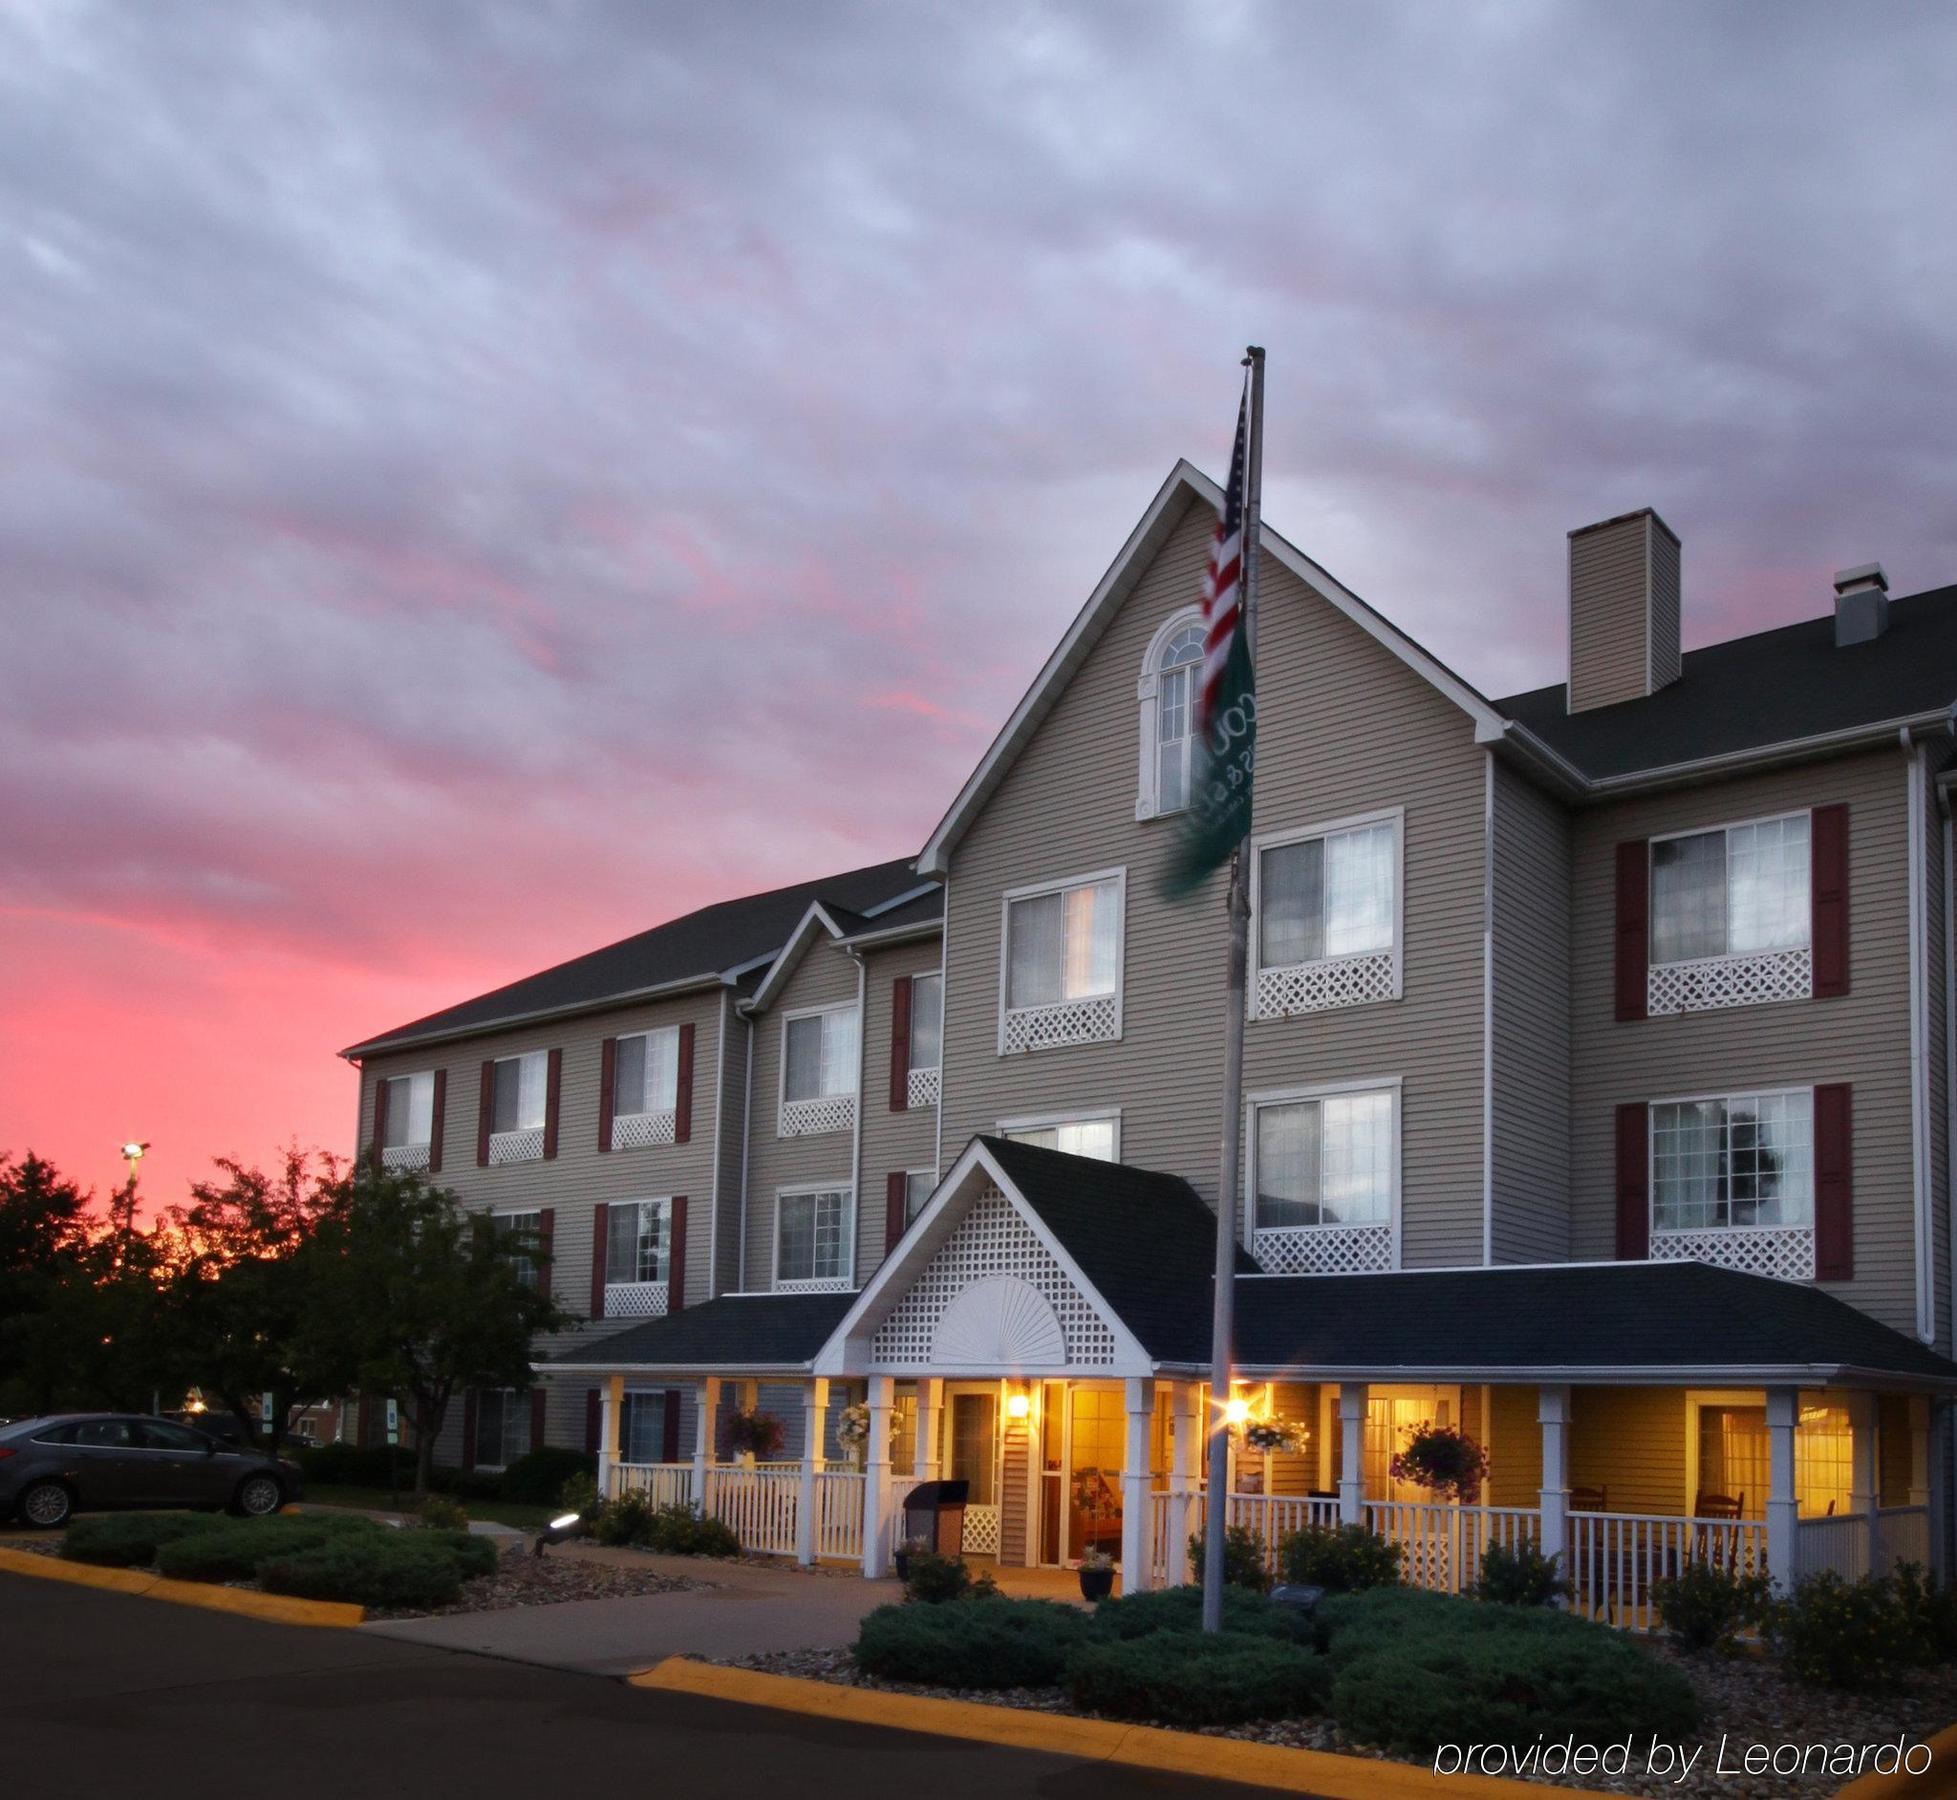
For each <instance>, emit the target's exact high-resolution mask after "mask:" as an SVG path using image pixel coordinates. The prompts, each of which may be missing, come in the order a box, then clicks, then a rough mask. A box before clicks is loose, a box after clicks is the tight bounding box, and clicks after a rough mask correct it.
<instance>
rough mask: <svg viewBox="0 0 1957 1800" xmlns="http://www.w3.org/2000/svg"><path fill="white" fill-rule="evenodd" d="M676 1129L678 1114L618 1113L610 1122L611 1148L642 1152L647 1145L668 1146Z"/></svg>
mask: <svg viewBox="0 0 1957 1800" xmlns="http://www.w3.org/2000/svg"><path fill="white" fill-rule="evenodd" d="M678 1127H679V1114H678V1113H671V1112H648V1113H620V1114H618V1116H617V1117H615V1118H614V1119H613V1120H612V1148H613V1149H614V1150H643V1149H644V1148H645V1147H646V1146H647V1145H648V1144H670V1143H671V1142H672V1141H673V1134H674V1132H675V1131H676V1130H677V1129H678Z"/></svg>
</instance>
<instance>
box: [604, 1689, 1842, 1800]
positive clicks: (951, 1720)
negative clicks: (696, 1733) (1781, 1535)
mask: <svg viewBox="0 0 1957 1800" xmlns="http://www.w3.org/2000/svg"><path fill="white" fill-rule="evenodd" d="M626 1679H627V1680H628V1681H629V1682H630V1683H631V1684H632V1686H634V1687H642V1688H658V1689H662V1690H664V1691H665V1692H667V1693H676V1694H700V1695H704V1696H706V1697H708V1698H710V1699H715V1700H733V1701H737V1702H739V1703H740V1704H742V1705H746V1706H768V1707H773V1708H774V1709H775V1710H776V1711H777V1712H793V1713H807V1714H810V1715H812V1716H815V1717H820V1718H826V1719H847V1720H849V1721H850V1722H852V1723H853V1724H857V1725H882V1726H887V1727H889V1728H890V1729H891V1730H894V1731H924V1732H930V1733H933V1734H934V1735H936V1736H938V1737H955V1738H968V1739H970V1740H972V1741H974V1742H976V1743H982V1744H1003V1745H1006V1746H1008V1747H1009V1748H1012V1749H1015V1750H1046V1751H1050V1752H1052V1753H1053V1754H1055V1755H1059V1756H1078V1757H1088V1758H1092V1759H1093V1760H1095V1761H1097V1762H1111V1763H1121V1764H1124V1765H1126V1766H1128V1767H1131V1768H1141V1769H1161V1770H1166V1771H1168V1772H1169V1773H1171V1774H1177V1775H1204V1776H1208V1777H1210V1778H1211V1779H1212V1780H1216V1781H1236V1782H1242V1783H1244V1784H1245V1785H1247V1786H1251V1787H1263V1788H1276V1789H1278V1790H1279V1791H1281V1792H1283V1793H1289V1794H1316V1795H1318V1796H1320V1800H1412V1797H1413V1796H1415V1795H1418V1796H1420V1797H1421V1800H1433V1797H1434V1795H1435V1794H1436V1793H1437V1792H1440V1793H1444V1794H1445V1795H1446V1796H1447V1797H1448V1800H1525V1797H1526V1800H1547V1797H1548V1796H1553V1795H1557V1794H1571V1793H1575V1792H1576V1791H1577V1790H1575V1789H1571V1788H1555V1787H1545V1786H1543V1785H1541V1784H1540V1783H1537V1782H1524V1781H1503V1780H1499V1779H1497V1778H1495V1777H1493V1776H1487V1775H1449V1776H1446V1777H1438V1776H1436V1775H1435V1774H1434V1773H1433V1772H1432V1771H1431V1770H1429V1769H1426V1768H1423V1767H1421V1766H1419V1765H1418V1764H1414V1763H1395V1762H1374V1761H1372V1760H1371V1759H1370V1758H1367V1757H1359V1756H1334V1755H1331V1754H1329V1753H1328V1752H1326V1751H1323V1750H1293V1749H1288V1748H1286V1747H1285V1746H1283V1745H1280V1744H1251V1743H1245V1742H1244V1741H1243V1740H1242V1739H1240V1738H1219V1737H1200V1736H1198V1735H1197V1734H1196V1733H1194V1732H1188V1731H1164V1730H1162V1729H1161V1728H1160V1727H1158V1726H1154V1725H1122V1724H1117V1723H1116V1722H1115V1721H1113V1720H1111V1719H1076V1718H1073V1717H1071V1716H1069V1715H1067V1714H1064V1713H1042V1712H1028V1711H1025V1710H1023V1709H1021V1708H1018V1707H1011V1706H987V1705H985V1704H983V1703H982V1702H979V1701H973V1700H936V1699H930V1698H927V1697H924V1696H921V1695H916V1694H886V1693H883V1692H881V1691H879V1690H877V1689H875V1688H852V1687H843V1686H841V1685H839V1684H837V1683H835V1682H827V1681H805V1680H803V1679H801V1678H800V1677H798V1676H793V1675H765V1674H763V1673H762V1672H761V1671H760V1670H758V1669H727V1668H722V1667H720V1666H718V1665H717V1664H714V1663H703V1662H692V1661H689V1660H688V1659H687V1658H685V1657H681V1656H672V1657H668V1658H667V1659H666V1660H665V1661H664V1662H662V1663H660V1664H659V1665H658V1666H657V1667H656V1668H651V1669H642V1670H640V1671H639V1673H637V1674H636V1675H631V1676H628V1677H627V1678H626ZM1858 1800H1860V1797H1859V1796H1858Z"/></svg>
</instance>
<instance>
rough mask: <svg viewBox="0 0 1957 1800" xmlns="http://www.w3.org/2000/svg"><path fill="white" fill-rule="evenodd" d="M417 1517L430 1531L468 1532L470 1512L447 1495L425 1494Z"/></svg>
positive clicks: (416, 1513)
mask: <svg viewBox="0 0 1957 1800" xmlns="http://www.w3.org/2000/svg"><path fill="white" fill-rule="evenodd" d="M415 1516H416V1518H417V1519H419V1520H420V1522H421V1523H422V1524H423V1525H425V1526H427V1527H428V1529H429V1530H430V1531H467V1530H468V1529H469V1511H468V1508H467V1507H465V1506H464V1505H463V1504H462V1502H461V1501H460V1500H451V1499H450V1498H449V1497H448V1495H446V1494H424V1495H423V1496H422V1498H421V1504H420V1505H419V1506H417V1507H416V1508H415Z"/></svg>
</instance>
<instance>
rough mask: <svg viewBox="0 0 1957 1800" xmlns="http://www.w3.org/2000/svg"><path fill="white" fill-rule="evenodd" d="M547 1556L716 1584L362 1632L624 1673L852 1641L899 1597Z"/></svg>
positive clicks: (824, 1577)
mask: <svg viewBox="0 0 1957 1800" xmlns="http://www.w3.org/2000/svg"><path fill="white" fill-rule="evenodd" d="M550 1554H551V1555H552V1556H562V1557H567V1558H568V1557H574V1556H575V1557H589V1558H591V1559H593V1560H595V1561H604V1562H613V1561H625V1562H629V1563H630V1564H631V1566H633V1567H636V1568H651V1569H656V1570H658V1571H659V1572H660V1573H661V1574H663V1575H675V1576H679V1577H680V1578H682V1579H684V1580H687V1581H698V1582H711V1583H713V1584H714V1585H712V1586H711V1587H700V1588H695V1589H693V1590H691V1591H690V1592H686V1593H677V1594H640V1595H634V1596H631V1597H629V1598H625V1599H618V1600H573V1601H568V1602H566V1603H564V1604H563V1605H559V1606H526V1607H515V1608H512V1609H511V1610H509V1611H508V1612H488V1613H459V1614H455V1615H452V1616H450V1617H447V1618H439V1619H387V1620H377V1621H375V1622H373V1623H371V1624H367V1625H363V1626H361V1627H360V1631H361V1633H362V1634H363V1635H373V1636H377V1637H388V1638H396V1639H400V1640H401V1641H403V1642H406V1643H411V1644H425V1645H430V1646H434V1647H438V1648H441V1649H444V1650H471V1651H474V1652H476V1653H477V1654H479V1655H483V1656H499V1657H503V1658H506V1659H508V1660H509V1661H512V1662H526V1663H540V1664H542V1665H544V1666H545V1667H547V1668H554V1669H576V1670H579V1671H581V1672H584V1673H587V1674H594V1675H627V1674H630V1673H632V1672H633V1671H634V1670H637V1669H648V1668H650V1667H652V1665H653V1664H654V1663H657V1662H660V1661H663V1660H664V1659H665V1658H666V1657H668V1656H684V1655H689V1654H691V1655H695V1656H751V1655H757V1654H759V1653H761V1652H764V1651H770V1650H801V1649H806V1648H810V1647H816V1646H820V1647H825V1648H826V1647H828V1646H831V1645H837V1644H849V1643H853V1642H854V1641H855V1639H856V1628H857V1625H858V1624H859V1623H860V1622H861V1621H862V1618H863V1615H864V1614H865V1613H867V1612H870V1611H872V1610H874V1609H875V1608H876V1607H879V1606H883V1605H886V1604H888V1603H889V1602H891V1601H893V1600H897V1599H900V1598H901V1597H902V1595H903V1589H902V1588H901V1587H900V1586H899V1585H898V1584H897V1582H896V1581H894V1580H885V1581H865V1580H863V1579H862V1578H861V1577H860V1576H856V1575H848V1574H845V1575H830V1574H820V1573H806V1572H803V1571H801V1570H795V1569H771V1568H766V1567H763V1566H761V1565H758V1564H755V1563H745V1562H728V1563H720V1562H708V1561H704V1560H702V1559H701V1558H698V1557H686V1556H645V1555H642V1554H640V1553H639V1552H637V1551H632V1550H604V1549H599V1548H597V1547H591V1548H586V1547H584V1546H581V1545H560V1546H559V1547H558V1548H556V1549H554V1550H552V1551H551V1552H550Z"/></svg>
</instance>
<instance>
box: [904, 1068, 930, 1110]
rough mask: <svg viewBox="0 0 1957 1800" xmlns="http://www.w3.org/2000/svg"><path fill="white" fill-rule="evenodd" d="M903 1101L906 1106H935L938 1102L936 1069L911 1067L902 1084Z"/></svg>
mask: <svg viewBox="0 0 1957 1800" xmlns="http://www.w3.org/2000/svg"><path fill="white" fill-rule="evenodd" d="M904 1103H905V1104H906V1105H907V1106H936V1105H937V1104H938V1071H937V1070H936V1069H913V1070H912V1071H911V1072H910V1078H909V1080H908V1081H906V1083H905V1084H904Z"/></svg>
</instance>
